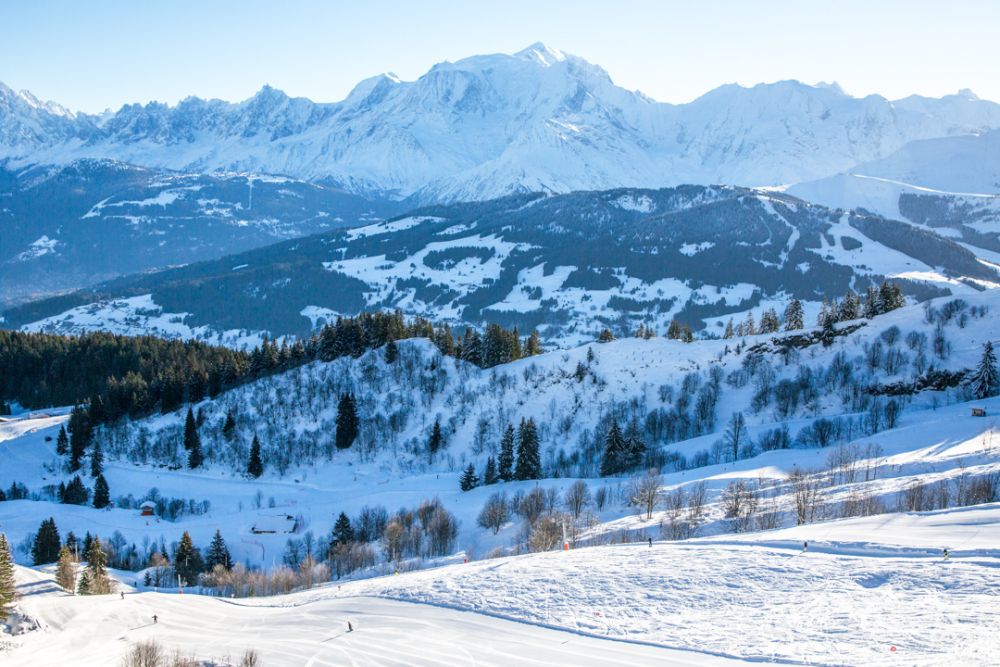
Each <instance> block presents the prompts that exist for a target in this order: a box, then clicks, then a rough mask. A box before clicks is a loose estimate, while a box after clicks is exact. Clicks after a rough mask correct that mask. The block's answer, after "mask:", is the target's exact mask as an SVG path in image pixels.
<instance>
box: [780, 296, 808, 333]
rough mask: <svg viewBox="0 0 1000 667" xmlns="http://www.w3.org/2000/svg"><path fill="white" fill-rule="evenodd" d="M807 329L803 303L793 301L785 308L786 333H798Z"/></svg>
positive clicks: (796, 300)
mask: <svg viewBox="0 0 1000 667" xmlns="http://www.w3.org/2000/svg"><path fill="white" fill-rule="evenodd" d="M804 327H805V314H804V312H803V310H802V302H801V301H799V300H798V299H792V300H791V301H789V302H788V306H786V307H785V331H796V330H798V329H802V328H804Z"/></svg>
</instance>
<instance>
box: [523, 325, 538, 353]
mask: <svg viewBox="0 0 1000 667" xmlns="http://www.w3.org/2000/svg"><path fill="white" fill-rule="evenodd" d="M541 353H542V341H541V338H540V337H539V336H538V330H537V329H532V330H531V335H530V336H528V341H527V342H526V343H525V345H524V354H525V356H527V357H533V356H535V355H536V354H541Z"/></svg>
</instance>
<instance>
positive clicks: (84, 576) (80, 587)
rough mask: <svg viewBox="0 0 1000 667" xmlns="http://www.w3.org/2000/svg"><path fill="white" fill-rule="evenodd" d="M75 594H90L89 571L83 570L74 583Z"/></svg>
mask: <svg viewBox="0 0 1000 667" xmlns="http://www.w3.org/2000/svg"><path fill="white" fill-rule="evenodd" d="M76 594H77V595H90V572H88V571H87V570H84V571H83V572H82V573H81V574H80V581H79V582H78V583H77V585H76Z"/></svg>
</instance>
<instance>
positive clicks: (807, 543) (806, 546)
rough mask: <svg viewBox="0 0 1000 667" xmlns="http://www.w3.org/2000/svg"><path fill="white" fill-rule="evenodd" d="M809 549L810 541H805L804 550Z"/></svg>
mask: <svg viewBox="0 0 1000 667" xmlns="http://www.w3.org/2000/svg"><path fill="white" fill-rule="evenodd" d="M808 550H809V542H808V541H806V542H803V543H802V551H808Z"/></svg>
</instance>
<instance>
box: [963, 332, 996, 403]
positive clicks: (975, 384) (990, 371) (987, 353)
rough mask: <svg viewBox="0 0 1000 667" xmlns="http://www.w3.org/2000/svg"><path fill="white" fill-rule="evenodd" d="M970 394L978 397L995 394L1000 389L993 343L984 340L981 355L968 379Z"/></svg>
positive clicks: (987, 396)
mask: <svg viewBox="0 0 1000 667" xmlns="http://www.w3.org/2000/svg"><path fill="white" fill-rule="evenodd" d="M970 384H971V386H972V394H973V395H974V396H975V397H976V398H978V399H983V398H989V397H990V396H996V395H997V393H998V390H1000V374H998V373H997V358H996V355H995V354H994V353H993V343H992V342H990V341H986V343H985V344H984V345H983V356H982V357H981V358H980V360H979V365H978V366H976V372H975V374H973V376H972V380H971V381H970Z"/></svg>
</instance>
